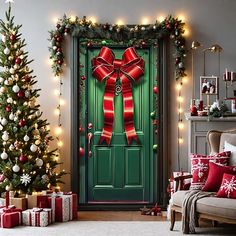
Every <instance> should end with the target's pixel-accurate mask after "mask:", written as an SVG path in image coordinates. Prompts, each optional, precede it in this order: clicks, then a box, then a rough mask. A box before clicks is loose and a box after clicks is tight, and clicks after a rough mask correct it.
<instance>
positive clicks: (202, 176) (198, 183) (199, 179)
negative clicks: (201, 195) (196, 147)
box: [190, 152, 231, 190]
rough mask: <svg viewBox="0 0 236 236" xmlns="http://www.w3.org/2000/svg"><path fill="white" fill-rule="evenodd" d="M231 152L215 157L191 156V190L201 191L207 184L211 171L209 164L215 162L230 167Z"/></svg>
mask: <svg viewBox="0 0 236 236" xmlns="http://www.w3.org/2000/svg"><path fill="white" fill-rule="evenodd" d="M230 154H231V152H221V153H218V154H216V155H213V156H206V155H198V154H191V163H192V169H191V173H192V175H193V178H192V181H191V186H190V189H198V190H201V189H202V188H203V186H204V184H205V182H206V179H207V176H208V170H209V162H210V161H214V162H216V163H220V164H223V165H228V163H229V157H230Z"/></svg>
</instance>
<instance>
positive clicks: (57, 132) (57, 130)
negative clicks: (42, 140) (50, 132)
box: [55, 126, 62, 135]
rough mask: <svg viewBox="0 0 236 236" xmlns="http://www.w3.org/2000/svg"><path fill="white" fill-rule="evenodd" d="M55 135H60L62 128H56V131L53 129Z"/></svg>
mask: <svg viewBox="0 0 236 236" xmlns="http://www.w3.org/2000/svg"><path fill="white" fill-rule="evenodd" d="M55 133H56V134H57V135H59V134H61V133H62V128H61V127H60V126H58V127H57V128H56V129H55Z"/></svg>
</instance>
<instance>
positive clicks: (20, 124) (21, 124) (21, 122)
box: [19, 119, 26, 127]
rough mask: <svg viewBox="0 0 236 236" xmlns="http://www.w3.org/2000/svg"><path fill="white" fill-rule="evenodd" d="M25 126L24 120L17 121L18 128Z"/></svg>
mask: <svg viewBox="0 0 236 236" xmlns="http://www.w3.org/2000/svg"><path fill="white" fill-rule="evenodd" d="M25 124H26V121H25V120H24V119H21V120H20V121H19V126H20V127H23V126H25Z"/></svg>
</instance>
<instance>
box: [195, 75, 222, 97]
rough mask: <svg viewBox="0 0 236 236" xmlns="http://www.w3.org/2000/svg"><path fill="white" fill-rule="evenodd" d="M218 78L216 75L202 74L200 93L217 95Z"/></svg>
mask: <svg viewBox="0 0 236 236" xmlns="http://www.w3.org/2000/svg"><path fill="white" fill-rule="evenodd" d="M218 80H219V78H218V77H216V76H200V94H201V95H203V94H206V95H217V94H218Z"/></svg>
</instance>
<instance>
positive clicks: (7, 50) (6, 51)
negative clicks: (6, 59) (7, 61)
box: [3, 48, 11, 55]
mask: <svg viewBox="0 0 236 236" xmlns="http://www.w3.org/2000/svg"><path fill="white" fill-rule="evenodd" d="M3 52H4V54H5V55H9V54H10V52H11V51H10V49H9V48H5V49H4V50H3Z"/></svg>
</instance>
